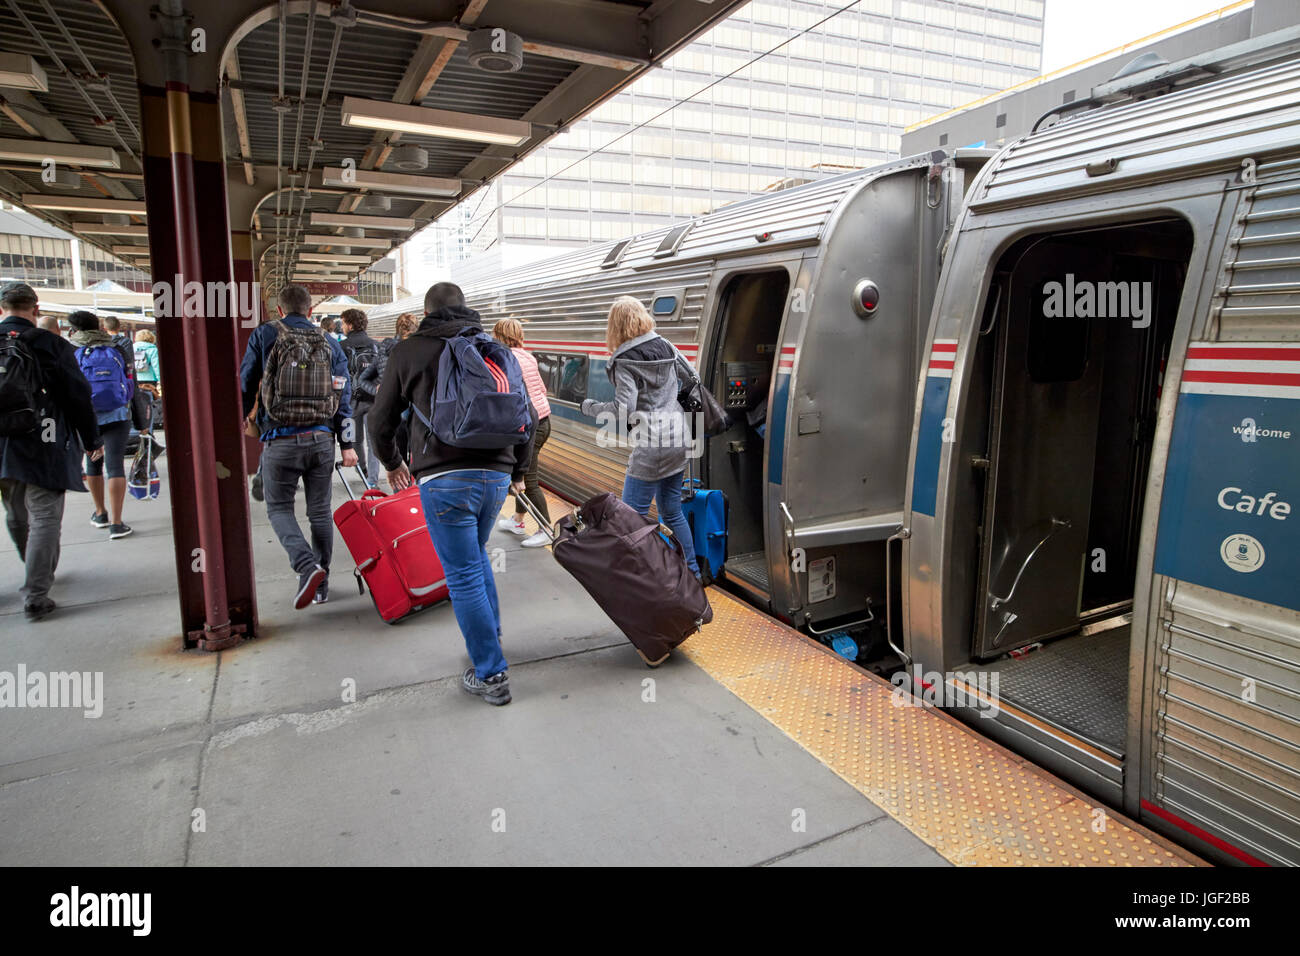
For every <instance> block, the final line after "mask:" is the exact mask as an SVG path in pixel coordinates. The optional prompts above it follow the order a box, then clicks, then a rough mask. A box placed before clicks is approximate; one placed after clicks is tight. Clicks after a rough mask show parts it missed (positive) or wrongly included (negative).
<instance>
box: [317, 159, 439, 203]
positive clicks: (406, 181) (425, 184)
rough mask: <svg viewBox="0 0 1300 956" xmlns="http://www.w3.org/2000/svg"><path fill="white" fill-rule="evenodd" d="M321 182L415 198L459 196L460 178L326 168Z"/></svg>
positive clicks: (322, 171)
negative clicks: (404, 194)
mask: <svg viewBox="0 0 1300 956" xmlns="http://www.w3.org/2000/svg"><path fill="white" fill-rule="evenodd" d="M321 177H322V178H321V182H322V183H323V184H324V185H326V186H344V187H346V188H348V189H377V190H379V191H380V192H386V193H409V194H411V195H415V196H446V197H449V198H454V197H456V196H459V195H460V188H461V187H460V180H459V179H440V178H438V177H437V176H414V175H411V174H410V173H380V172H374V171H373V170H369V169H352V170H345V169H343V168H342V167H341V166H326V167H325V168H324V169H323V170H321Z"/></svg>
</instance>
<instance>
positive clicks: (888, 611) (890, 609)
mask: <svg viewBox="0 0 1300 956" xmlns="http://www.w3.org/2000/svg"><path fill="white" fill-rule="evenodd" d="M911 536H912V531H911V529H910V528H899V529H898V531H896V532H895V533H894V534H891V535H890V536H889V537H888V538H887V539H885V643H886V644H888V645H889V648H890V650H892V651H893V652H894V653H895V654H897V655H898V656H899V658H900V659H901V660H902V662H903V664H904V665H905V666H907V667H910V666H911V665H912V659H911V658H910V657H908V656H907V652H906V651H904V650H903V649H902V648H901V647H900V646H899V644H901V643H902V642H901V641H900V642H899V644H895V643H894V565H893V562H892V561H891V560H890V551H891V550H892V548H893V544H894V542H895V541H904V540H906V539H907V538H910V537H911ZM899 561H900V564H899V568H898V569H899V571H900V572H901V571H902V570H903V568H902V564H901V561H902V558H901V557H900V559H899Z"/></svg>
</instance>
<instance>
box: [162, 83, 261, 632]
mask: <svg viewBox="0 0 1300 956" xmlns="http://www.w3.org/2000/svg"><path fill="white" fill-rule="evenodd" d="M141 108H142V110H141V118H142V120H143V130H142V137H143V148H144V174H145V204H146V209H147V211H148V225H149V246H150V263H151V267H152V270H153V278H154V315H155V317H156V318H157V323H158V351H159V357H160V360H161V363H162V377H163V383H164V385H163V407H164V414H165V419H166V422H167V467H168V483H169V487H170V489H171V502H172V524H173V534H174V537H175V550H176V569H177V571H176V574H177V590H178V592H179V596H180V605H181V608H180V610H181V624H182V634H183V636H184V638H183V639H184V644H185V646H186V647H196V646H197V647H199V648H202V649H205V650H222V649H223V648H226V647H231V646H233V645H234V644H237V643H238V642H239V641H240V640H241V638H242V637H243V636H253V635H254V634H255V633H256V628H257V606H256V592H255V582H254V576H253V553H252V535H251V528H250V525H249V504H248V493H247V484H246V482H245V480H244V476H245V474H246V468H245V455H244V442H243V430H242V419H243V416H242V408H241V396H240V389H239V381H238V367H239V360H240V358H241V356H242V352H241V351H240V331H239V328H238V326H239V324H240V315H239V313H240V311H241V307H240V305H239V301H240V299H241V295H240V293H241V292H242V293H243V295H242V298H244V300H245V301H247V297H249V296H251V295H252V291H251V289H242V290H241V289H240V288H239V287H238V286H236V285H234V284H233V283H232V279H233V278H234V277H235V272H234V263H233V261H232V256H231V233H230V224H229V214H228V211H227V204H226V178H225V166H224V163H223V158H222V150H221V115H220V106H219V102H218V100H217V97H216V96H214V95H211V94H200V93H192V92H191V91H190V90H189V89H188V88H187V87H186V86H185V85H184V84H181V83H169V84H168V85H167V87H166V89H161V88H158V87H151V86H143V85H142V86H141ZM199 197H202V199H201V201H200V200H199ZM232 300H233V301H232ZM245 340H246V338H245ZM182 383H183V385H182Z"/></svg>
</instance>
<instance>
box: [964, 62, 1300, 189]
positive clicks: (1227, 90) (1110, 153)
mask: <svg viewBox="0 0 1300 956" xmlns="http://www.w3.org/2000/svg"><path fill="white" fill-rule="evenodd" d="M1094 92H1096V91H1094ZM1112 95H1114V94H1112ZM1298 149H1300V57H1297V55H1296V54H1294V53H1293V54H1291V56H1290V58H1289V59H1286V60H1285V61H1283V62H1280V63H1273V64H1270V65H1268V66H1264V67H1260V68H1257V69H1251V70H1248V71H1245V72H1241V73H1238V74H1235V75H1231V76H1227V77H1223V78H1219V79H1214V80H1211V81H1208V82H1203V83H1200V84H1199V85H1194V86H1189V87H1186V88H1182V89H1177V90H1174V91H1172V92H1167V93H1164V94H1163V95H1154V96H1150V98H1146V99H1139V100H1136V101H1130V102H1121V103H1116V104H1113V105H1102V106H1100V107H1098V108H1096V109H1092V110H1089V111H1088V112H1083V113H1077V114H1074V115H1071V116H1068V117H1067V118H1065V119H1063V120H1062V121H1061V122H1059V123H1057V124H1056V125H1053V126H1048V127H1046V128H1044V129H1041V130H1038V131H1036V132H1031V133H1030V134H1028V135H1027V136H1024V137H1023V138H1021V139H1019V140H1017V141H1016V142H1014V143H1011V144H1010V145H1008V146H1007V147H1006V148H1005V149H1003V151H1002V152H1001V153H1000V154H999V156H998V157H997V158H996V159H995V160H994V161H993V163H992V164H990V167H989V168H986V170H985V172H984V174H983V175H982V176H981V177H980V180H979V182H977V183H976V184H975V187H974V190H973V193H972V195H971V197H970V198H969V204H968V205H969V208H970V210H971V211H972V212H973V213H977V214H978V213H984V212H992V211H995V210H998V209H1006V208H1014V207H1019V206H1027V205H1034V204H1038V203H1045V202H1051V201H1054V200H1057V199H1061V198H1074V197H1076V196H1083V195H1088V194H1094V193H1104V192H1111V191H1116V190H1120V189H1129V188H1132V187H1134V186H1142V185H1150V184H1155V183H1159V182H1167V181H1170V180H1176V179H1183V178H1187V177H1189V176H1193V175H1201V174H1206V173H1211V172H1215V171H1220V170H1222V171H1231V170H1236V169H1240V168H1241V167H1242V163H1243V160H1245V159H1247V158H1252V159H1254V160H1256V161H1257V162H1258V163H1261V164H1262V163H1264V162H1267V161H1268V160H1270V159H1273V160H1276V159H1278V158H1281V157H1283V156H1286V155H1295V154H1296V152H1297V150H1298Z"/></svg>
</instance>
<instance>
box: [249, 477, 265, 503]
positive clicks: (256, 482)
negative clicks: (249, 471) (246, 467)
mask: <svg viewBox="0 0 1300 956" xmlns="http://www.w3.org/2000/svg"><path fill="white" fill-rule="evenodd" d="M252 491H253V500H254V501H265V500H266V498H265V497H264V496H263V494H262V473H261V472H260V471H259V472H258V473H257V474H255V475H253V489H252Z"/></svg>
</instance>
